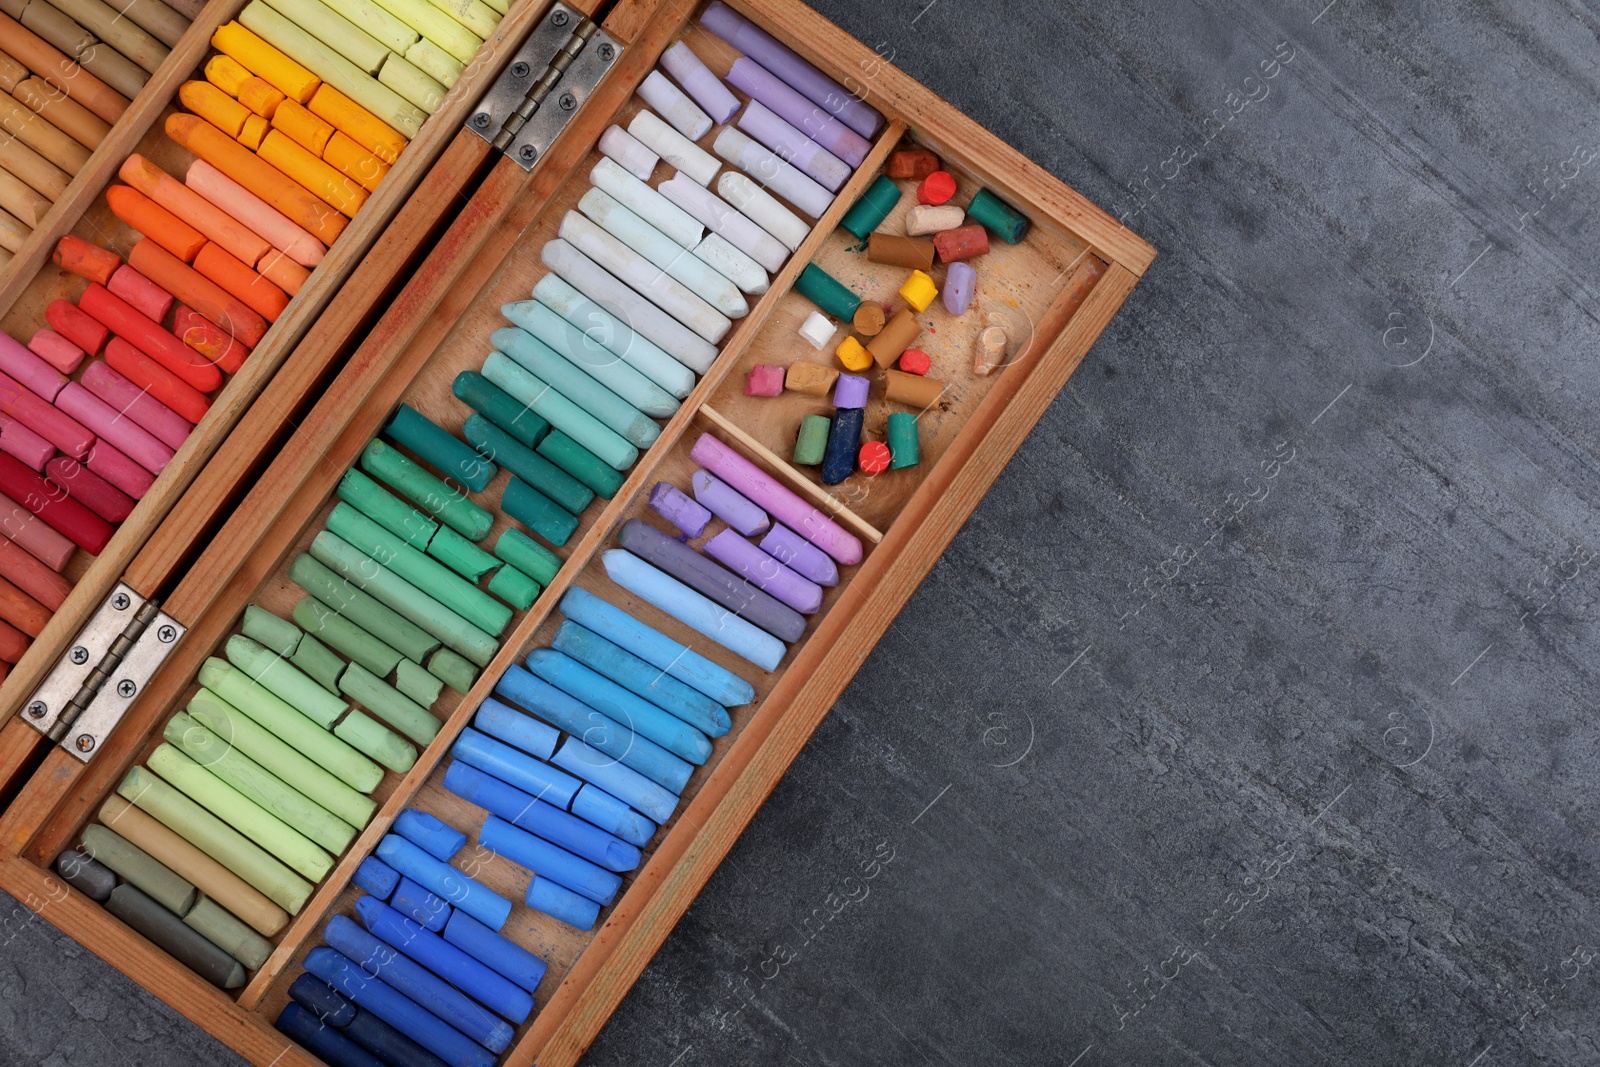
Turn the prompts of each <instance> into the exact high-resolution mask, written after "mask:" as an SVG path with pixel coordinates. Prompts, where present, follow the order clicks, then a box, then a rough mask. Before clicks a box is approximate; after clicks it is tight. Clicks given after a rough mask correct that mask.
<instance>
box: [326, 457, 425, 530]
mask: <svg viewBox="0 0 1600 1067" xmlns="http://www.w3.org/2000/svg"><path fill="white" fill-rule="evenodd" d="M339 499H340V500H343V501H344V502H345V503H346V504H349V505H350V506H351V507H353V508H355V509H356V510H357V511H359V512H361V514H363V515H365V516H366V517H367V518H369V519H371V520H372V521H373V522H375V523H377V524H378V525H379V526H382V527H383V528H384V529H385V530H388V531H389V532H390V533H392V534H394V535H395V536H397V537H403V538H405V541H406V544H408V545H410V546H411V547H412V548H427V547H428V541H429V540H430V539H431V538H432V537H433V535H434V533H435V531H437V530H438V529H439V524H438V523H436V522H434V521H433V520H432V519H430V518H428V517H427V516H426V515H424V514H423V513H422V512H420V511H418V510H417V509H416V508H414V507H412V506H411V505H410V504H406V503H404V502H402V501H401V500H400V499H399V498H398V497H396V496H395V495H394V494H393V493H391V492H389V490H387V489H385V488H384V487H383V486H381V485H379V484H378V483H377V482H375V481H373V480H372V479H371V478H368V477H367V476H366V475H365V474H362V473H361V472H360V471H358V470H356V469H355V468H354V467H351V468H350V469H349V470H347V471H345V472H344V477H343V478H340V479H339Z"/></svg>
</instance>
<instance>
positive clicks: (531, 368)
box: [489, 301, 677, 448]
mask: <svg viewBox="0 0 1600 1067" xmlns="http://www.w3.org/2000/svg"><path fill="white" fill-rule="evenodd" d="M530 303H531V301H530ZM507 306H508V307H509V306H511V305H507ZM536 306H542V305H536ZM489 343H490V344H492V345H494V346H495V347H496V348H498V349H499V350H500V351H502V352H504V353H505V354H506V355H508V356H510V357H511V358H512V359H514V360H516V361H517V362H518V363H519V364H521V365H522V367H523V369H525V370H527V371H528V373H530V374H532V375H534V376H536V377H538V378H539V379H541V380H543V381H546V382H549V383H550V388H552V389H554V390H555V391H556V392H558V393H560V394H561V395H562V396H564V397H566V398H567V399H568V400H570V401H572V402H573V403H574V404H576V405H578V406H579V407H580V408H582V409H583V410H585V411H587V412H588V413H589V414H591V415H593V416H594V417H595V418H597V419H599V420H600V422H601V423H603V424H604V425H605V426H606V427H607V428H608V429H610V430H611V431H612V432H613V433H615V434H616V435H617V436H619V437H621V438H623V439H624V440H625V441H627V442H628V443H629V444H631V445H635V446H637V447H639V448H649V447H650V445H651V444H653V443H654V442H655V439H656V438H658V437H660V436H661V427H659V426H657V425H656V424H655V423H654V422H652V421H651V420H650V416H648V415H646V414H645V413H644V412H642V411H640V410H639V409H638V408H636V407H634V406H633V404H631V403H630V402H628V401H626V400H624V399H623V398H622V397H620V396H618V395H617V394H616V393H614V392H612V391H611V390H610V389H609V388H607V387H606V386H605V385H604V384H602V383H601V382H600V381H599V380H598V379H597V378H595V377H593V376H591V375H589V374H588V373H586V371H585V369H583V368H580V367H579V366H578V365H577V364H575V363H573V362H571V361H570V360H567V359H565V358H563V357H562V356H561V355H560V353H558V352H556V351H555V350H554V349H552V348H551V347H550V346H549V345H547V344H545V343H544V342H543V341H541V340H539V339H538V338H537V337H535V336H533V334H531V333H529V332H528V331H527V330H524V329H522V328H521V327H518V326H506V327H503V328H501V329H498V330H496V331H495V332H494V333H492V334H490V335H489ZM662 395H663V396H664V395H665V394H662ZM673 408H674V410H676V408H677V405H676V404H674V405H673Z"/></svg>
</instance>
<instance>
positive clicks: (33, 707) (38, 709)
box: [28, 700, 50, 719]
mask: <svg viewBox="0 0 1600 1067" xmlns="http://www.w3.org/2000/svg"><path fill="white" fill-rule="evenodd" d="M49 710H50V709H49V708H47V707H45V706H44V701H42V700H35V701H34V702H33V703H32V704H29V705H28V714H29V715H31V716H33V717H34V718H35V719H42V718H44V713H45V712H47V711H49Z"/></svg>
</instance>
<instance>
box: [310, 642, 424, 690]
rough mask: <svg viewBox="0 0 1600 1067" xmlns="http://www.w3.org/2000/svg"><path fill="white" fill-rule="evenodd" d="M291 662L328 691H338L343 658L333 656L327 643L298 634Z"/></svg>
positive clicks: (342, 671) (342, 669) (342, 670)
mask: <svg viewBox="0 0 1600 1067" xmlns="http://www.w3.org/2000/svg"><path fill="white" fill-rule="evenodd" d="M395 655H397V656H398V655H399V653H398V652H397V653H395ZM292 662H293V663H294V665H295V666H296V667H299V668H300V669H301V670H302V671H305V672H306V674H307V676H309V677H310V678H311V679H312V680H313V681H315V682H316V683H317V684H318V685H320V686H321V687H322V688H324V689H326V690H327V691H328V692H330V693H337V692H338V691H339V675H341V674H343V673H344V660H342V659H340V658H339V657H338V656H335V655H334V654H333V653H332V652H330V651H329V650H328V646H327V645H325V644H323V643H322V642H321V641H318V640H317V639H316V638H315V637H312V636H311V635H310V634H301V635H300V647H299V648H297V649H295V653H294V658H293V661H292Z"/></svg>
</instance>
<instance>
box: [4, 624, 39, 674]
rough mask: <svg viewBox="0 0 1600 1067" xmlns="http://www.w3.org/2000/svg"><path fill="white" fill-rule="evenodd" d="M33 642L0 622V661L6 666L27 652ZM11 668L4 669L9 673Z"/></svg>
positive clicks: (13, 628) (14, 628) (10, 626)
mask: <svg viewBox="0 0 1600 1067" xmlns="http://www.w3.org/2000/svg"><path fill="white" fill-rule="evenodd" d="M32 643H33V642H31V641H29V640H28V635H27V634H25V633H23V632H22V631H21V630H19V629H17V628H16V627H15V626H12V625H11V624H10V623H9V622H0V661H4V662H5V663H7V664H12V663H16V662H17V660H19V659H21V658H22V654H23V653H24V652H26V651H28V646H29V645H30V644H32ZM10 672H11V668H10V667H9V666H8V667H7V668H6V673H8V674H9V673H10Z"/></svg>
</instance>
